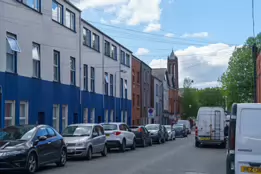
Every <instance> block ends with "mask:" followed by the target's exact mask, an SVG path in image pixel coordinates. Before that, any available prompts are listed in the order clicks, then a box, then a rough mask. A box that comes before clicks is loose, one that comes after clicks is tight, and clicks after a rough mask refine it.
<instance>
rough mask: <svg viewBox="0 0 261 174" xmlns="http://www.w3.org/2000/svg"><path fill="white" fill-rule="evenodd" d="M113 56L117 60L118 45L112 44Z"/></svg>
mask: <svg viewBox="0 0 261 174" xmlns="http://www.w3.org/2000/svg"><path fill="white" fill-rule="evenodd" d="M111 58H113V59H115V60H117V47H116V46H115V45H111Z"/></svg>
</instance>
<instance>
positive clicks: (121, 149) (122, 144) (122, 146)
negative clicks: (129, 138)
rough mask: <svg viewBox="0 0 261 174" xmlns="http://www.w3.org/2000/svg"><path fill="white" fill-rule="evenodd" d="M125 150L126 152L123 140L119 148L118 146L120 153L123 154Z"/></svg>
mask: <svg viewBox="0 0 261 174" xmlns="http://www.w3.org/2000/svg"><path fill="white" fill-rule="evenodd" d="M125 150H126V140H125V139H123V140H122V143H121V146H120V151H121V152H125Z"/></svg>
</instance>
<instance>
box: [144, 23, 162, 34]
mask: <svg viewBox="0 0 261 174" xmlns="http://www.w3.org/2000/svg"><path fill="white" fill-rule="evenodd" d="M160 28H161V25H160V24H159V23H150V24H149V25H148V26H147V27H145V28H144V30H143V32H153V31H159V30H160Z"/></svg>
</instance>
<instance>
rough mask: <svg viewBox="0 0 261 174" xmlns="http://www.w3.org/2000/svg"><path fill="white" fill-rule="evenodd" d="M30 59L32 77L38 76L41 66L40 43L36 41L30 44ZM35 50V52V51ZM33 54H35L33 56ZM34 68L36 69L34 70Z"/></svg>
mask: <svg viewBox="0 0 261 174" xmlns="http://www.w3.org/2000/svg"><path fill="white" fill-rule="evenodd" d="M32 47H33V48H32V59H33V77H36V78H40V74H41V73H40V70H41V68H40V66H41V54H40V53H41V51H40V45H39V44H37V43H33V45H32ZM35 51H36V53H35ZM34 54H37V55H35V56H34ZM35 70H36V71H35Z"/></svg>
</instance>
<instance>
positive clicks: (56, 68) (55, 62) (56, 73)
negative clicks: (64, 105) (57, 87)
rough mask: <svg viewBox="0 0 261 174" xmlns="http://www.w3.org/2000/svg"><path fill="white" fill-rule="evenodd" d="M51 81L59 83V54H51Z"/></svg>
mask: <svg viewBox="0 0 261 174" xmlns="http://www.w3.org/2000/svg"><path fill="white" fill-rule="evenodd" d="M53 80H54V81H56V82H59V81H60V52H58V51H54V52H53Z"/></svg>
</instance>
